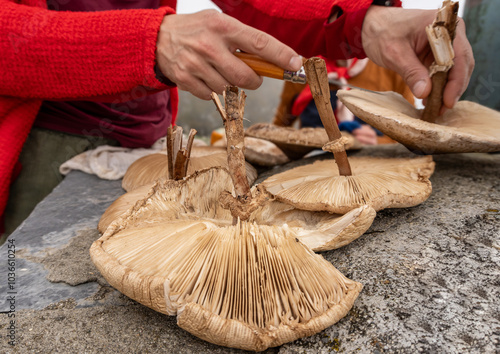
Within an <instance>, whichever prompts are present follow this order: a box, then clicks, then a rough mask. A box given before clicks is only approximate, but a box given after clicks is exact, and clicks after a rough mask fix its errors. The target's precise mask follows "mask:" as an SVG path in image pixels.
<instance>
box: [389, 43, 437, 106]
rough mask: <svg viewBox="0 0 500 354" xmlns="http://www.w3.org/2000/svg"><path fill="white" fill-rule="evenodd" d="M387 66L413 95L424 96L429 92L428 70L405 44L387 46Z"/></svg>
mask: <svg viewBox="0 0 500 354" xmlns="http://www.w3.org/2000/svg"><path fill="white" fill-rule="evenodd" d="M388 48H391V49H389V53H387V55H388V58H390V59H389V68H390V69H392V70H394V71H396V72H397V73H398V74H399V75H401V77H402V78H403V80H404V81H405V82H406V84H407V85H408V86H409V87H410V90H411V91H412V92H413V94H414V95H415V97H417V98H424V97H427V96H428V95H429V93H430V92H431V80H430V78H429V71H428V70H427V68H426V67H425V66H424V65H423V64H422V63H421V62H420V60H419V59H418V58H417V56H416V55H415V53H414V51H413V49H412V48H411V47H410V46H409V45H407V44H404V45H401V46H388Z"/></svg>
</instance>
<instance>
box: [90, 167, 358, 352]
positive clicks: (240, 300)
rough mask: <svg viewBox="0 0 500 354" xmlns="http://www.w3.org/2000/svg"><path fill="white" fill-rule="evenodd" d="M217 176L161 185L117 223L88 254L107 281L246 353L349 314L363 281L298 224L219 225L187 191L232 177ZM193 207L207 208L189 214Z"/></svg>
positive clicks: (216, 173) (215, 340)
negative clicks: (306, 238) (309, 242)
mask: <svg viewBox="0 0 500 354" xmlns="http://www.w3.org/2000/svg"><path fill="white" fill-rule="evenodd" d="M220 170H222V169H217V168H214V169H210V170H208V171H203V172H200V173H196V174H195V175H193V176H191V177H189V178H187V179H186V180H183V181H178V182H173V181H167V182H165V183H164V184H162V183H157V185H155V186H154V187H153V189H152V193H151V195H149V196H148V197H147V198H145V199H144V200H142V201H139V202H137V203H136V205H135V206H134V207H133V208H132V209H130V210H129V211H128V212H127V213H126V214H125V215H124V216H123V217H120V218H119V219H118V220H117V221H115V222H113V223H112V224H111V225H110V227H109V228H108V229H107V230H106V232H105V234H104V235H103V236H102V237H101V238H100V239H99V240H97V241H96V242H95V243H94V244H93V245H92V247H91V256H92V259H93V261H94V263H95V264H96V266H97V267H98V269H99V270H100V272H101V273H102V274H103V275H104V276H105V277H106V279H107V280H108V281H109V283H110V284H111V285H112V286H114V287H115V288H117V289H118V290H120V291H121V292H122V293H124V294H125V295H127V296H129V297H131V298H133V299H135V300H136V301H138V302H140V303H142V304H144V305H146V306H149V307H151V308H153V309H155V310H157V311H160V312H162V313H166V314H169V315H177V321H178V324H179V326H180V327H182V328H184V329H186V330H188V331H189V332H191V333H193V334H194V335H196V336H198V337H200V338H202V339H205V340H207V341H210V342H212V343H215V344H219V345H224V346H229V347H235V348H241V349H246V350H256V351H260V350H264V349H266V348H268V347H271V346H278V345H281V344H283V343H286V342H289V341H292V340H295V339H297V338H300V337H303V336H309V335H312V334H314V333H317V332H318V331H321V330H323V329H324V328H326V327H328V326H330V325H332V324H333V323H335V322H337V321H338V320H339V319H340V318H342V317H343V316H345V315H346V313H347V312H348V311H349V309H350V308H351V307H352V305H353V302H354V300H355V299H356V297H357V295H358V293H359V291H360V290H361V284H359V283H357V282H354V281H351V280H349V279H347V278H346V277H344V276H343V275H342V274H341V273H340V272H338V271H337V270H336V269H335V268H334V267H333V266H332V265H331V264H330V263H329V262H327V261H326V260H325V259H323V257H321V256H320V255H317V254H315V253H314V252H313V251H312V250H311V249H310V248H309V247H307V246H306V245H304V244H303V243H302V242H300V241H299V240H298V238H297V234H296V232H295V231H294V229H293V228H292V227H287V226H273V225H259V224H257V223H256V222H255V221H253V222H238V223H237V224H236V225H232V222H225V221H223V222H216V221H215V220H217V219H219V218H220V215H217V214H218V213H219V214H223V213H224V212H225V211H223V210H222V208H220V207H212V208H207V207H206V206H205V204H206V203H208V204H211V203H213V201H211V200H204V199H205V198H204V195H201V194H195V195H196V197H195V196H194V195H193V196H192V197H191V196H189V195H188V194H186V189H189V188H190V187H193V185H196V183H193V182H195V181H196V180H197V179H202V180H204V181H207V180H212V182H214V181H215V180H219V181H220V179H221V178H223V176H224V175H225V174H226V175H228V174H227V172H225V170H224V172H221V171H220ZM189 181H192V182H189ZM197 182H200V180H198V181H197ZM174 184H177V186H176V187H177V188H171V189H169V188H168V187H169V186H171V187H173V186H174ZM191 184H192V185H191ZM214 189H218V191H222V189H223V188H221V187H217V186H215V187H214ZM207 192H208V191H207ZM207 194H211V193H207ZM214 195H215V193H214ZM200 199H203V200H200ZM196 208H201V209H204V208H207V209H210V210H209V211H208V212H207V213H206V214H207V215H201V216H196V215H190V216H188V214H195V213H194V209H196ZM282 212H283V210H282ZM228 219H229V218H228Z"/></svg>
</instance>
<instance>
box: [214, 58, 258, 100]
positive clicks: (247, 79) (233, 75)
mask: <svg viewBox="0 0 500 354" xmlns="http://www.w3.org/2000/svg"><path fill="white" fill-rule="evenodd" d="M213 65H214V67H215V69H216V70H217V71H218V72H219V73H220V75H222V77H223V78H224V79H225V80H226V81H227V82H229V83H230V84H231V85H234V86H238V87H241V88H244V89H249V90H256V89H258V88H259V87H260V85H262V77H261V76H259V75H258V74H257V73H256V72H255V71H253V70H252V69H251V68H250V67H249V66H248V65H247V64H245V63H244V62H243V61H242V60H240V59H239V58H237V57H236V56H235V55H234V54H232V53H230V52H229V51H227V50H225V53H224V54H221V55H220V60H218V61H216V62H214V63H213Z"/></svg>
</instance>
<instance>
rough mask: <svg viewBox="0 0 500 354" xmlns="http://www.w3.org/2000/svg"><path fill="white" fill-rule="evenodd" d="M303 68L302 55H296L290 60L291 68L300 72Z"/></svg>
mask: <svg viewBox="0 0 500 354" xmlns="http://www.w3.org/2000/svg"><path fill="white" fill-rule="evenodd" d="M301 66H302V57H301V56H300V55H296V56H294V57H292V59H290V68H292V69H293V70H299V69H300V67H301Z"/></svg>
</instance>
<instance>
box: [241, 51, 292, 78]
mask: <svg viewBox="0 0 500 354" xmlns="http://www.w3.org/2000/svg"><path fill="white" fill-rule="evenodd" d="M234 55H236V56H237V57H238V58H240V59H241V60H242V61H243V62H244V63H245V64H247V65H248V66H249V67H251V68H252V70H253V71H255V72H256V73H257V74H259V75H260V76H265V77H271V78H273V79H280V80H283V79H284V77H283V75H284V73H285V70H283V69H282V68H280V67H279V66H276V65H274V64H271V63H269V62H267V61H265V60H264V59H262V58H260V57H259V56H257V55H255V54H248V53H241V52H236V53H234Z"/></svg>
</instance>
